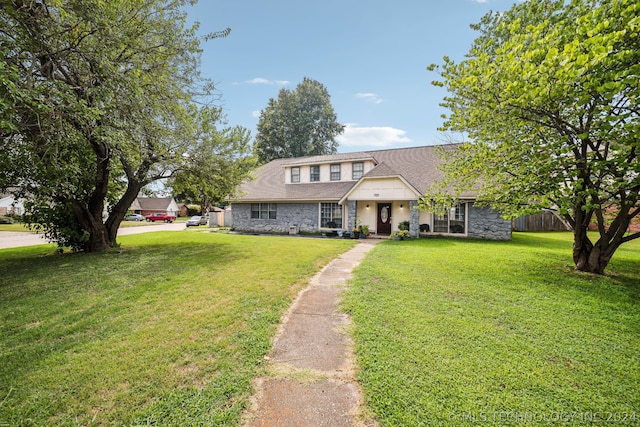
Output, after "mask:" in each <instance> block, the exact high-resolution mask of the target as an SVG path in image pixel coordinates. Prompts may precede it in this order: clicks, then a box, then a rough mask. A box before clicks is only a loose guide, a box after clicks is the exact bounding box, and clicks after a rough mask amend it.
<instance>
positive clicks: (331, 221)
mask: <svg viewBox="0 0 640 427" xmlns="http://www.w3.org/2000/svg"><path fill="white" fill-rule="evenodd" d="M320 227H323V228H342V205H339V204H337V203H320Z"/></svg>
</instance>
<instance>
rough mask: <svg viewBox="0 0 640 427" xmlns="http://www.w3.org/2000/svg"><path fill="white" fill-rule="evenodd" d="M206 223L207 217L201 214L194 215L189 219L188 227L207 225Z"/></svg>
mask: <svg viewBox="0 0 640 427" xmlns="http://www.w3.org/2000/svg"><path fill="white" fill-rule="evenodd" d="M206 224H207V218H205V217H203V216H199V215H195V216H192V217H191V218H189V219H188V220H187V227H191V226H198V225H206Z"/></svg>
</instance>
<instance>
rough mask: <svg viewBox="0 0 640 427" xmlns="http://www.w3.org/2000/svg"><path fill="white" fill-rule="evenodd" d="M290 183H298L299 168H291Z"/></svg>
mask: <svg viewBox="0 0 640 427" xmlns="http://www.w3.org/2000/svg"><path fill="white" fill-rule="evenodd" d="M291 182H300V168H299V167H295V168H291Z"/></svg>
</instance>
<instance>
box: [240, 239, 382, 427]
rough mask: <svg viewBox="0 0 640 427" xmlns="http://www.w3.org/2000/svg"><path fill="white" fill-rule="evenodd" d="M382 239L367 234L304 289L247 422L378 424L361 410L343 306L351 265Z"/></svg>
mask: <svg viewBox="0 0 640 427" xmlns="http://www.w3.org/2000/svg"><path fill="white" fill-rule="evenodd" d="M378 242H380V240H374V239H370V240H363V241H361V242H360V243H359V244H358V245H356V246H355V247H354V248H353V249H351V250H350V251H348V252H346V253H344V254H342V255H341V256H340V257H338V258H337V259H335V260H333V261H332V262H331V263H330V264H329V265H327V266H326V267H325V268H324V269H323V270H322V271H320V272H319V273H318V274H316V275H315V276H314V277H313V278H312V279H311V281H310V285H309V286H308V287H307V288H305V289H303V290H302V291H301V292H300V294H299V295H298V297H297V298H296V300H295V301H294V303H293V305H292V306H291V308H290V309H289V311H288V313H287V314H286V315H285V317H284V319H283V322H282V324H281V326H280V330H279V331H278V334H277V336H276V338H275V341H274V345H273V348H272V350H271V352H270V354H269V356H268V359H269V365H268V372H269V374H268V376H267V377H266V378H259V379H258V380H257V381H256V390H257V393H256V395H255V396H254V398H253V402H252V407H251V409H250V410H249V411H248V413H247V414H246V418H245V419H246V420H247V421H246V423H245V427H266V426H274V427H275V426H278V427H289V426H292V427H293V426H304V427H309V426H331V427H339V426H345V427H346V426H374V425H375V423H374V422H373V421H371V420H366V419H365V418H364V416H363V414H362V411H361V406H362V396H361V393H360V388H359V386H358V384H357V383H356V380H355V372H354V358H353V351H352V342H351V339H350V338H349V336H348V335H347V333H346V331H345V328H346V326H347V325H348V324H349V317H348V316H347V315H346V314H344V313H341V312H339V311H338V303H339V300H340V294H341V293H342V291H343V290H344V288H345V283H346V281H347V280H348V279H349V278H350V277H351V271H352V269H353V268H354V267H356V266H357V265H358V264H360V261H361V260H362V259H363V258H364V256H365V255H366V253H367V252H369V251H370V250H371V249H372V248H373V247H374V246H375V244H377V243H378Z"/></svg>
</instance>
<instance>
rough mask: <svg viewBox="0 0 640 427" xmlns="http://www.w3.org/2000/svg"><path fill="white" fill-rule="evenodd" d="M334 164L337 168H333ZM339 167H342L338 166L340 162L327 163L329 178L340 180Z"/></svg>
mask: <svg viewBox="0 0 640 427" xmlns="http://www.w3.org/2000/svg"><path fill="white" fill-rule="evenodd" d="M334 166H335V169H337V170H334ZM341 169H342V168H341V167H340V163H332V164H331V165H329V180H330V181H340V179H341V177H342V174H341ZM336 177H337V178H336Z"/></svg>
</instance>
